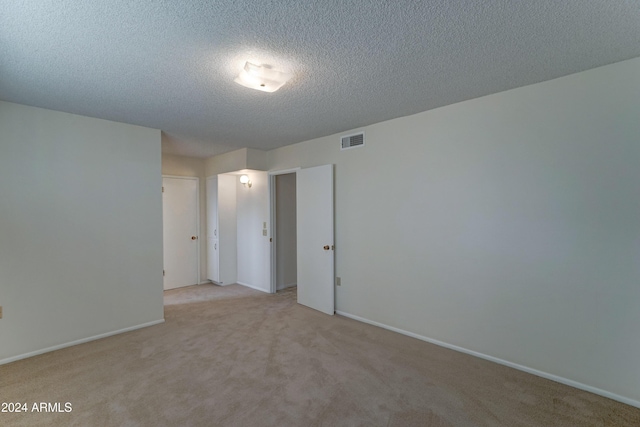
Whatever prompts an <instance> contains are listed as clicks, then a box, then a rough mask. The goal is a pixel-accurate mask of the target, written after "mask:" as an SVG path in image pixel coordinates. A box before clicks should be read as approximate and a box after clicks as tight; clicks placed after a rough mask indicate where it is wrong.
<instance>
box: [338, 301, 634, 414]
mask: <svg viewBox="0 0 640 427" xmlns="http://www.w3.org/2000/svg"><path fill="white" fill-rule="evenodd" d="M336 314H338V315H340V316H344V317H348V318H349V319H353V320H357V321H359V322H363V323H368V324H369V325H373V326H378V327H380V328H383V329H387V330H389V331H393V332H397V333H399V334H402V335H406V336H409V337H411V338H416V339H419V340H421V341H426V342H428V343H431V344H435V345H437V346H440V347H444V348H448V349H450V350H455V351H459V352H461V353H466V354H469V355H471V356H475V357H479V358H481V359H485V360H488V361H490V362H495V363H498V364H500V365H504V366H508V367H510V368H514V369H517V370H519V371H523V372H527V373H529V374H533V375H536V376H538V377H542V378H546V379H548V380H551V381H555V382H558V383H560V384H564V385H568V386H570V387H574V388H577V389H580V390H584V391H588V392H590V393H593V394H597V395H600V396H603V397H607V398H609V399H612V400H616V401H618V402H622V403H626V404H627V405H631V406H635V407H636V408H640V401H637V400H634V399H630V398H628V397H624V396H620V395H618V394H615V393H611V392H609V391H606V390H602V389H599V388H596V387H592V386H590V385H586V384H582V383H579V382H577V381H573V380H570V379H568V378H563V377H559V376H557V375H553V374H550V373H547V372H544V371H539V370H537V369H533V368H529V367H528V366H523V365H519V364H517V363H513V362H509V361H507V360H503V359H498V358H497V357H493V356H489V355H487V354H484V353H478V352H477V351H473V350H469V349H466V348H464V347H458V346H457V345H453V344H448V343H446V342H443V341H438V340H435V339H433V338H428V337H425V336H422V335H418V334H415V333H413V332H409V331H405V330H403V329H399V328H395V327H393V326H389V325H385V324H384V323H379V322H375V321H373V320H369V319H365V318H364V317H360V316H356V315H354V314H349V313H345V312H344V311H339V310H336Z"/></svg>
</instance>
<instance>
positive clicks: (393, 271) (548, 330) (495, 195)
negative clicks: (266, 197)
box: [267, 58, 640, 406]
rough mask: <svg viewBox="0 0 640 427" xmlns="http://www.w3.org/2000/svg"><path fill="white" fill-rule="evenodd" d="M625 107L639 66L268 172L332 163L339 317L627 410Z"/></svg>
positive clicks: (631, 289) (639, 102) (636, 211)
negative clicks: (604, 398)
mask: <svg viewBox="0 0 640 427" xmlns="http://www.w3.org/2000/svg"><path fill="white" fill-rule="evenodd" d="M639 111H640V58H637V59H633V60H629V61H625V62H621V63H618V64H613V65H610V66H606V67H602V68H597V69H594V70H590V71H586V72H582V73H579V74H575V75H570V76H567V77H563V78H560V79H556V80H552V81H549V82H544V83H540V84H536V85H531V86H527V87H523V88H519V89H514V90H510V91H507V92H503V93H499V94H495V95H491V96H486V97H483V98H478V99H474V100H471V101H467V102H462V103H459V104H455V105H451V106H448V107H444V108H439V109H436V110H432V111H428V112H424V113H421V114H417V115H413V116H409V117H403V118H399V119H395V120H391V121H387V122H383V123H378V124H375V125H372V126H368V127H366V128H364V130H365V132H366V143H365V146H364V147H362V148H356V149H351V150H345V151H340V149H339V137H340V135H342V134H347V133H351V132H352V131H349V132H344V133H341V134H338V135H332V136H329V137H325V138H319V139H316V140H313V141H307V142H303V143H300V144H296V145H291V146H287V147H283V148H280V149H276V150H273V151H270V152H268V153H267V162H268V167H269V169H270V170H284V169H290V168H294V167H298V166H302V167H309V166H316V165H321V164H327V163H333V164H335V209H336V213H335V233H336V236H335V243H336V252H335V256H336V274H337V276H340V277H341V279H342V286H341V287H337V288H336V305H337V309H338V310H339V311H340V312H343V313H346V314H349V315H351V316H357V317H359V318H361V319H365V320H368V321H373V322H378V323H379V324H383V325H386V326H387V327H392V328H397V329H398V330H402V331H405V332H407V333H410V334H414V335H415V336H421V337H426V338H428V339H431V340H437V341H439V342H441V343H444V344H445V345H448V346H454V347H458V348H462V349H465V351H469V352H476V353H477V354H480V355H483V356H484V357H488V358H492V359H493V360H500V361H502V362H503V363H507V364H511V365H512V366H518V367H520V368H522V369H527V370H529V371H534V372H536V373H538V374H540V375H545V376H547V377H551V378H555V379H559V380H561V381H564V382H567V383H570V384H574V385H578V386H580V387H583V388H587V389H590V390H593V391H596V392H598V393H601V394H604V395H608V396H611V397H614V398H616V399H618V400H622V401H625V402H627V403H631V404H634V405H636V406H640V388H638V384H640V370H639V369H638V362H637V361H638V360H640V338H639V337H640V336H639V335H638V333H637V326H638V325H640V310H639V309H638V307H640V286H638V283H640V269H638V265H640V258H638V254H639V246H638V242H640V222H639V218H640V203H639V201H638V200H639V199H638V183H639V182H640V168H639V167H638V163H639V161H640V144H639V143H638V135H640V120H638V112H639ZM355 130H360V129H354V131H355Z"/></svg>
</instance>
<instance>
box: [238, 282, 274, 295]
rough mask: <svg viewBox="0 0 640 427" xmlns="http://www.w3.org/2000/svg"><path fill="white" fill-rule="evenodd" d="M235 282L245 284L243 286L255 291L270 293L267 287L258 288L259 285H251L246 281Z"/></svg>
mask: <svg viewBox="0 0 640 427" xmlns="http://www.w3.org/2000/svg"><path fill="white" fill-rule="evenodd" d="M236 283H237V284H238V285H241V286H245V287H247V288H251V289H255V290H256V291H260V292H264V293H266V294H270V293H271V292H269V291H268V290H267V289H264V288H259V287H257V286H253V285H250V284H248V283H243V282H236Z"/></svg>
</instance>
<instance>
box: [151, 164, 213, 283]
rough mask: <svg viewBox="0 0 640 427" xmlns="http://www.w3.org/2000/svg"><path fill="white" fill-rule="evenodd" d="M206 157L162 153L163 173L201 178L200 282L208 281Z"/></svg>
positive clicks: (199, 192)
mask: <svg viewBox="0 0 640 427" xmlns="http://www.w3.org/2000/svg"><path fill="white" fill-rule="evenodd" d="M205 162H206V161H205V159H201V158H194V157H184V156H175V155H170V154H162V175H174V176H190V177H196V178H199V181H200V182H199V189H198V194H199V198H200V199H199V200H200V205H199V206H200V235H199V236H198V239H199V241H200V282H206V281H207V210H206V207H207V203H206V175H205Z"/></svg>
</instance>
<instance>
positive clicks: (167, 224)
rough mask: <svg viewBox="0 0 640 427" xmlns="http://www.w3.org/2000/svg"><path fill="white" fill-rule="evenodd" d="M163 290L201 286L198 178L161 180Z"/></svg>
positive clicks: (164, 178) (166, 178)
mask: <svg viewBox="0 0 640 427" xmlns="http://www.w3.org/2000/svg"><path fill="white" fill-rule="evenodd" d="M162 186H163V189H164V191H163V193H162V224H163V251H164V289H173V288H178V287H181V286H190V285H195V284H197V283H198V179H197V178H168V177H163V178H162Z"/></svg>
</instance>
